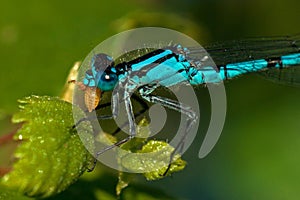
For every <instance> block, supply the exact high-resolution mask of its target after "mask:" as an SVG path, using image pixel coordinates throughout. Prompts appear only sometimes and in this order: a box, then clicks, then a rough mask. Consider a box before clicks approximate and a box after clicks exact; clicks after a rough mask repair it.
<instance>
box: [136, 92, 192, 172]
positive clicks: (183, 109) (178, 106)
mask: <svg viewBox="0 0 300 200" xmlns="http://www.w3.org/2000/svg"><path fill="white" fill-rule="evenodd" d="M140 92H141V95H142V97H143V98H144V99H146V100H147V101H149V102H152V103H158V104H160V105H162V106H164V107H167V108H170V109H173V110H175V111H178V112H180V113H183V114H184V115H186V116H187V117H188V119H187V125H186V129H185V132H184V134H183V136H182V138H181V140H180V141H179V143H178V144H177V145H176V146H175V148H174V150H173V152H172V153H171V155H170V161H169V164H168V167H167V169H166V171H165V172H164V174H163V176H165V175H166V174H167V172H168V171H169V169H170V167H171V164H172V161H173V158H174V156H175V154H176V152H177V150H179V151H180V152H182V150H183V147H184V142H185V138H186V136H187V134H188V132H189V131H190V129H191V128H192V126H193V125H194V123H195V122H196V121H197V115H196V113H195V112H194V111H193V110H192V109H191V107H189V106H187V105H185V104H182V103H180V102H178V101H174V100H172V99H168V98H164V97H160V96H154V95H151V94H144V93H143V91H142V90H140Z"/></svg>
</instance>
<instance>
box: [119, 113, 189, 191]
mask: <svg viewBox="0 0 300 200" xmlns="http://www.w3.org/2000/svg"><path fill="white" fill-rule="evenodd" d="M148 125H149V123H148V122H147V120H146V119H143V120H141V122H140V123H139V126H138V130H137V137H135V138H133V139H132V140H130V141H129V142H127V143H125V144H124V145H122V146H121V147H122V149H126V150H129V151H130V152H129V153H128V152H127V153H126V152H124V151H120V152H119V157H121V159H119V162H120V164H121V165H122V166H123V167H124V168H126V169H127V170H129V171H132V172H135V173H141V172H143V175H144V176H145V177H146V179H147V180H157V179H161V178H164V177H165V176H169V175H171V174H173V173H174V172H178V171H181V170H183V169H184V167H185V165H186V162H185V161H184V160H182V159H181V158H180V155H179V154H176V155H175V156H174V158H173V162H172V164H171V166H170V169H168V165H169V162H170V157H171V154H172V153H173V151H174V148H173V147H172V146H171V145H169V144H168V143H167V142H164V141H158V140H150V141H148V142H147V143H146V144H145V142H146V138H147V137H148V136H149V135H150V129H149V127H148ZM167 169H168V171H167ZM145 171H146V172H145ZM166 171H167V173H166V174H165V176H164V173H165V172H166ZM119 181H120V179H119ZM121 181H122V180H121ZM117 191H118V190H117Z"/></svg>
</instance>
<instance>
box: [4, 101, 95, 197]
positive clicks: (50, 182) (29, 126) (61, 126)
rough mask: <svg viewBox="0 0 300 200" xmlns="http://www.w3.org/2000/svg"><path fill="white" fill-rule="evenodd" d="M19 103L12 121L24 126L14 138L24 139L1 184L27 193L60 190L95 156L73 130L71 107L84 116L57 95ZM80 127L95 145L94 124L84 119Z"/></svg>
mask: <svg viewBox="0 0 300 200" xmlns="http://www.w3.org/2000/svg"><path fill="white" fill-rule="evenodd" d="M19 102H20V103H21V105H20V111H19V112H18V113H16V114H15V115H14V116H13V122H14V123H23V125H22V128H21V129H20V130H19V131H18V132H17V133H16V135H15V137H14V139H15V140H19V141H20V140H21V141H22V142H21V144H20V145H19V146H18V148H17V150H16V152H15V157H16V161H15V163H14V165H13V170H12V171H11V172H10V173H8V174H6V175H5V176H4V177H3V179H2V183H3V184H5V185H6V186H8V187H10V188H17V189H18V190H20V191H21V192H23V193H24V194H26V195H28V196H37V197H48V196H52V195H54V194H57V193H60V192H61V191H64V190H65V189H66V188H68V187H69V186H70V185H71V184H72V183H74V182H75V181H77V179H78V178H79V177H80V176H81V175H82V173H83V172H85V171H86V169H87V167H88V165H89V164H90V162H91V160H92V159H93V157H92V156H91V155H90V153H89V152H88V151H87V150H86V147H85V146H84V145H83V144H82V142H81V140H80V138H79V136H78V134H77V133H76V130H74V129H72V126H73V125H74V121H73V115H72V109H76V113H81V114H82V117H84V116H85V115H84V113H83V111H80V109H79V108H78V107H75V106H72V104H70V103H68V102H65V101H63V100H60V99H59V98H56V97H47V96H43V97H39V96H30V97H27V98H24V99H22V100H20V101H19ZM79 126H80V127H79V128H80V130H81V131H84V132H85V135H86V137H88V138H89V139H88V140H90V142H89V144H90V145H94V140H93V132H92V127H91V124H90V123H89V122H82V123H81V124H80V125H79Z"/></svg>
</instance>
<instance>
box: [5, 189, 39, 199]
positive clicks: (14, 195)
mask: <svg viewBox="0 0 300 200" xmlns="http://www.w3.org/2000/svg"><path fill="white" fill-rule="evenodd" d="M0 199H1V200H2V199H3V200H33V199H32V198H29V197H26V196H24V195H22V194H20V193H19V192H18V191H14V190H11V189H9V188H7V187H5V186H0Z"/></svg>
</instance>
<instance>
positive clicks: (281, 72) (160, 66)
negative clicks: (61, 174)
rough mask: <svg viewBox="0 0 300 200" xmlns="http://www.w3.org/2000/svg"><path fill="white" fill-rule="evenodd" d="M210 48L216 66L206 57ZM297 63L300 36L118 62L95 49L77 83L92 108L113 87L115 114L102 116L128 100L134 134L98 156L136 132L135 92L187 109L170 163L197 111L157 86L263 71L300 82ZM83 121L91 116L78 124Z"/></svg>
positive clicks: (156, 52) (151, 52) (157, 52)
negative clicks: (161, 93)
mask: <svg viewBox="0 0 300 200" xmlns="http://www.w3.org/2000/svg"><path fill="white" fill-rule="evenodd" d="M207 52H208V54H209V56H211V57H212V59H213V60H214V62H215V63H216V65H211V64H210V63H209V62H207V61H208V55H207ZM127 57H128V56H127ZM129 57H130V56H129ZM299 66H300V35H295V36H288V37H268V38H259V39H247V40H241V41H231V42H227V43H220V44H214V45H210V46H208V47H207V48H205V50H204V49H199V48H194V47H183V46H181V45H179V44H176V45H169V46H165V47H163V48H158V49H146V50H145V51H144V53H140V55H139V56H138V57H136V58H133V59H127V60H126V61H124V60H123V61H121V62H118V63H116V62H115V61H114V59H113V58H112V57H111V56H109V55H107V54H104V53H97V54H95V55H94V56H93V58H92V61H91V68H90V69H88V70H87V71H86V72H85V77H84V79H83V81H82V82H77V84H78V85H79V86H80V88H81V89H82V90H84V91H85V103H86V106H87V108H88V110H89V111H92V110H94V109H95V108H96V107H97V105H98V103H99V101H100V99H101V95H102V94H103V92H107V91H112V90H113V91H114V92H113V94H112V105H111V106H112V115H111V116H98V119H108V118H114V117H115V116H116V115H117V113H118V104H119V102H120V100H121V101H124V103H125V108H126V111H127V116H128V125H129V133H130V135H129V136H128V137H126V138H125V139H122V140H120V141H118V142H116V143H115V144H113V145H111V146H108V147H106V148H104V149H102V150H101V151H99V152H97V153H96V157H98V156H99V155H100V154H102V153H104V152H106V151H108V150H110V149H112V148H114V147H115V146H120V145H121V144H124V143H126V142H127V141H129V140H130V139H132V138H134V137H135V136H136V123H135V116H134V112H133V108H132V103H131V99H130V97H131V95H132V93H133V92H135V91H137V92H138V94H139V95H140V96H141V97H142V98H143V99H144V100H145V101H148V102H150V103H154V104H160V105H162V106H164V107H167V108H169V109H173V110H176V111H178V112H181V113H182V114H184V115H185V116H186V117H187V123H186V128H185V132H184V134H183V136H182V139H181V141H180V142H179V143H178V144H177V146H176V147H175V150H174V152H173V153H172V154H171V157H170V163H171V161H172V159H173V157H174V155H175V153H176V151H178V150H179V151H180V150H181V149H182V148H183V145H184V141H185V137H186V135H187V133H188V132H189V130H190V129H191V127H192V126H193V124H194V123H195V122H196V120H197V115H196V114H195V112H194V111H193V110H192V109H191V108H190V107H189V106H188V105H185V104H183V103H180V102H177V101H174V100H172V99H168V98H165V97H161V96H156V95H153V91H154V90H156V89H157V88H158V87H161V86H164V87H169V86H172V85H178V84H181V83H188V84H191V85H195V86H197V85H203V84H217V83H220V82H222V81H224V80H227V79H232V78H235V77H237V76H240V75H242V74H246V73H252V72H259V73H261V74H263V75H265V76H267V77H268V78H270V79H272V80H275V81H278V82H284V83H287V84H291V85H299V84H300V73H299V72H300V69H299V68H300V67H299ZM115 88H117V89H115ZM95 97H96V98H95ZM91 99H92V100H91ZM95 99H96V100H95ZM84 120H89V118H85V119H82V120H80V121H78V123H80V122H81V121H84ZM78 123H77V124H78ZM77 124H75V126H77ZM169 167H170V164H169Z"/></svg>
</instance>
